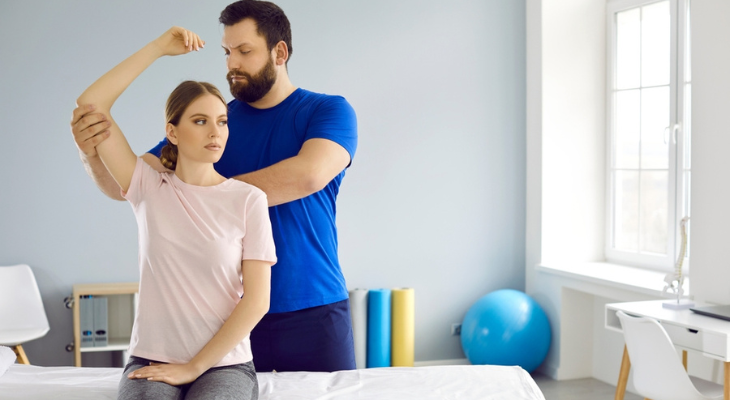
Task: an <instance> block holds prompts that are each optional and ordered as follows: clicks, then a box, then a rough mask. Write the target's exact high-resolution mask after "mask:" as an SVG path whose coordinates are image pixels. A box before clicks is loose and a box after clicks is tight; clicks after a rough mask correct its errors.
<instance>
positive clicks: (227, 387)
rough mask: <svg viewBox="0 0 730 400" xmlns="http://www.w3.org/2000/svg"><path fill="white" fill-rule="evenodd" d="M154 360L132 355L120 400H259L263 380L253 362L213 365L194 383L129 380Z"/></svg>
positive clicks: (125, 374) (122, 385)
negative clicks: (173, 383) (181, 383)
mask: <svg viewBox="0 0 730 400" xmlns="http://www.w3.org/2000/svg"><path fill="white" fill-rule="evenodd" d="M151 361H153V360H147V359H144V358H140V357H135V356H131V357H129V363H127V366H126V368H124V374H123V375H122V380H121V381H120V382H119V394H118V395H117V400H147V399H149V400H183V399H187V400H213V399H215V400H256V399H258V398H259V383H258V381H257V380H256V369H255V368H254V366H253V362H252V361H249V362H247V363H244V364H236V365H229V366H225V367H217V368H211V369H209V370H207V371H205V373H203V375H200V376H199V377H198V379H196V380H195V381H194V382H191V383H188V384H186V385H180V386H172V385H169V384H167V383H165V382H155V381H148V380H146V379H129V378H127V375H129V373H130V372H132V371H134V370H137V369H140V368H142V367H145V366H147V365H149V364H150V362H151Z"/></svg>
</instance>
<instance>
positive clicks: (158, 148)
mask: <svg viewBox="0 0 730 400" xmlns="http://www.w3.org/2000/svg"><path fill="white" fill-rule="evenodd" d="M166 144H167V138H164V139H162V141H161V142H160V143H157V146H155V147H153V148H151V149H149V150H148V151H147V152H148V153H150V154H152V155H153V156H155V157H157V158H160V154H162V148H163V147H165V145H166Z"/></svg>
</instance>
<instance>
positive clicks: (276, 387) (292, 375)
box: [0, 364, 545, 400]
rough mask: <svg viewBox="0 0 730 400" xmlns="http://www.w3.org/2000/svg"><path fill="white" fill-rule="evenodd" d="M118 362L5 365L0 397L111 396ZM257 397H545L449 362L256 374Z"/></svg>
mask: <svg viewBox="0 0 730 400" xmlns="http://www.w3.org/2000/svg"><path fill="white" fill-rule="evenodd" d="M121 373H122V369H121V368H75V367H36V366H28V365H18V364H14V365H11V366H10V368H9V369H8V371H7V372H6V373H5V374H3V375H2V376H0V399H1V400H47V399H53V400H66V399H69V400H71V399H74V400H85V399H116V394H117V384H118V383H119V379H120V378H121ZM258 379H259V393H260V395H259V399H261V400H274V399H282V400H283V399H287V400H289V399H302V400H304V399H306V400H324V399H328V400H329V399H340V400H344V399H358V400H364V399H373V400H375V399H377V400H389V399H393V400H396V399H397V400H411V399H412V400H416V399H418V400H428V399H434V400H435V399H439V400H448V399H459V400H477V399H479V400H501V399H504V400H520V399H526V400H545V397H543V395H542V393H541V392H540V389H538V387H537V385H536V384H535V381H534V380H533V379H532V377H530V375H529V374H528V373H527V372H526V371H525V370H523V369H522V368H520V367H502V366H492V365H452V366H434V367H415V368H373V369H360V370H354V371H339V372H333V373H325V372H281V373H262V374H258Z"/></svg>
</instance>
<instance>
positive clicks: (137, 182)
mask: <svg viewBox="0 0 730 400" xmlns="http://www.w3.org/2000/svg"><path fill="white" fill-rule="evenodd" d="M161 180H162V177H161V174H160V173H159V172H157V171H155V170H154V169H153V168H152V167H150V165H149V164H147V163H146V162H145V161H144V160H143V159H142V158H139V157H138V158H137V164H136V165H135V166H134V172H133V173H132V181H131V182H129V189H128V190H127V191H126V192H122V197H124V198H125V199H127V201H129V202H130V203H131V204H132V205H133V206H136V205H137V204H139V202H140V201H141V200H142V199H143V198H144V195H145V193H148V192H149V191H150V190H151V189H152V188H154V187H157V186H159V184H160V181H161Z"/></svg>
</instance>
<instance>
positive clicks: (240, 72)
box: [222, 19, 276, 103]
mask: <svg viewBox="0 0 730 400" xmlns="http://www.w3.org/2000/svg"><path fill="white" fill-rule="evenodd" d="M222 41H223V43H222V46H223V49H224V51H225V53H226V57H227V66H228V74H227V75H226V78H227V79H228V84H229V85H230V87H231V94H232V95H233V97H235V98H236V99H237V100H240V101H244V102H246V103H254V102H256V101H258V100H260V99H261V98H263V97H264V96H265V95H266V94H267V93H269V91H270V90H271V88H272V86H274V83H276V69H275V67H274V59H273V55H272V52H270V51H268V49H267V46H266V40H265V39H264V37H263V36H260V35H259V34H258V32H256V23H255V22H254V21H253V20H251V19H245V20H243V21H241V22H239V23H237V24H235V25H232V26H226V27H225V28H224V30H223V40H222Z"/></svg>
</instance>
